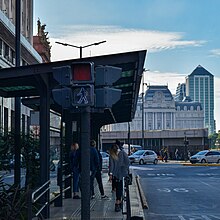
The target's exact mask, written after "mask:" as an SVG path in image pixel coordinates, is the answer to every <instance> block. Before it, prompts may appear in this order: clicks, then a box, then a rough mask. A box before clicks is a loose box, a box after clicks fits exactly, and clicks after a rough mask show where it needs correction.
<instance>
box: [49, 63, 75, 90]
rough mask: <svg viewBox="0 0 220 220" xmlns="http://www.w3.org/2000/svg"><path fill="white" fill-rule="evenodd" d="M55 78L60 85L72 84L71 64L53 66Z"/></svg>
mask: <svg viewBox="0 0 220 220" xmlns="http://www.w3.org/2000/svg"><path fill="white" fill-rule="evenodd" d="M53 78H54V79H55V80H56V81H57V82H58V83H59V85H60V86H69V85H71V84H72V72H71V67H70V66H61V67H54V68H53Z"/></svg>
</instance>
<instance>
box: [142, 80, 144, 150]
mask: <svg viewBox="0 0 220 220" xmlns="http://www.w3.org/2000/svg"><path fill="white" fill-rule="evenodd" d="M142 147H143V148H144V83H143V84H142Z"/></svg>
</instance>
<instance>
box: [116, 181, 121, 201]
mask: <svg viewBox="0 0 220 220" xmlns="http://www.w3.org/2000/svg"><path fill="white" fill-rule="evenodd" d="M115 187H116V200H121V199H122V194H123V181H122V180H119V179H117V178H116V180H115Z"/></svg>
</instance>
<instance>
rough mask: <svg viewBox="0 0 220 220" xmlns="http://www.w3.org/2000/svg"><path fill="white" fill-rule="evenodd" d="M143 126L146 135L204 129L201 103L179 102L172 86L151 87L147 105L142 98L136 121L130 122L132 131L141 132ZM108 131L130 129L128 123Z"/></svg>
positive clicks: (115, 125) (145, 100)
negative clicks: (148, 133)
mask: <svg viewBox="0 0 220 220" xmlns="http://www.w3.org/2000/svg"><path fill="white" fill-rule="evenodd" d="M142 107H144V108H142ZM142 109H143V111H144V112H142ZM142 114H143V116H144V117H143V118H142ZM142 123H144V130H145V131H152V130H157V131H158V130H170V129H171V130H172V129H195V128H199V129H200V128H204V112H203V109H202V106H201V103H199V102H193V101H192V100H191V99H190V98H189V97H186V98H185V99H183V101H182V102H177V101H175V100H174V98H173V96H172V94H171V92H170V90H169V89H168V86H157V85H155V86H148V87H147V90H146V92H145V95H144V103H142V97H140V98H139V101H138V104H137V109H136V113H135V118H134V119H133V120H132V122H130V129H131V131H138V130H141V129H142ZM104 129H105V131H126V130H127V129H128V125H127V123H121V124H113V125H109V126H106V127H104Z"/></svg>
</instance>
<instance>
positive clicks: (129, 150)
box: [128, 122, 131, 155]
mask: <svg viewBox="0 0 220 220" xmlns="http://www.w3.org/2000/svg"><path fill="white" fill-rule="evenodd" d="M130 134H131V130H130V122H128V155H131V139H130Z"/></svg>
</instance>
